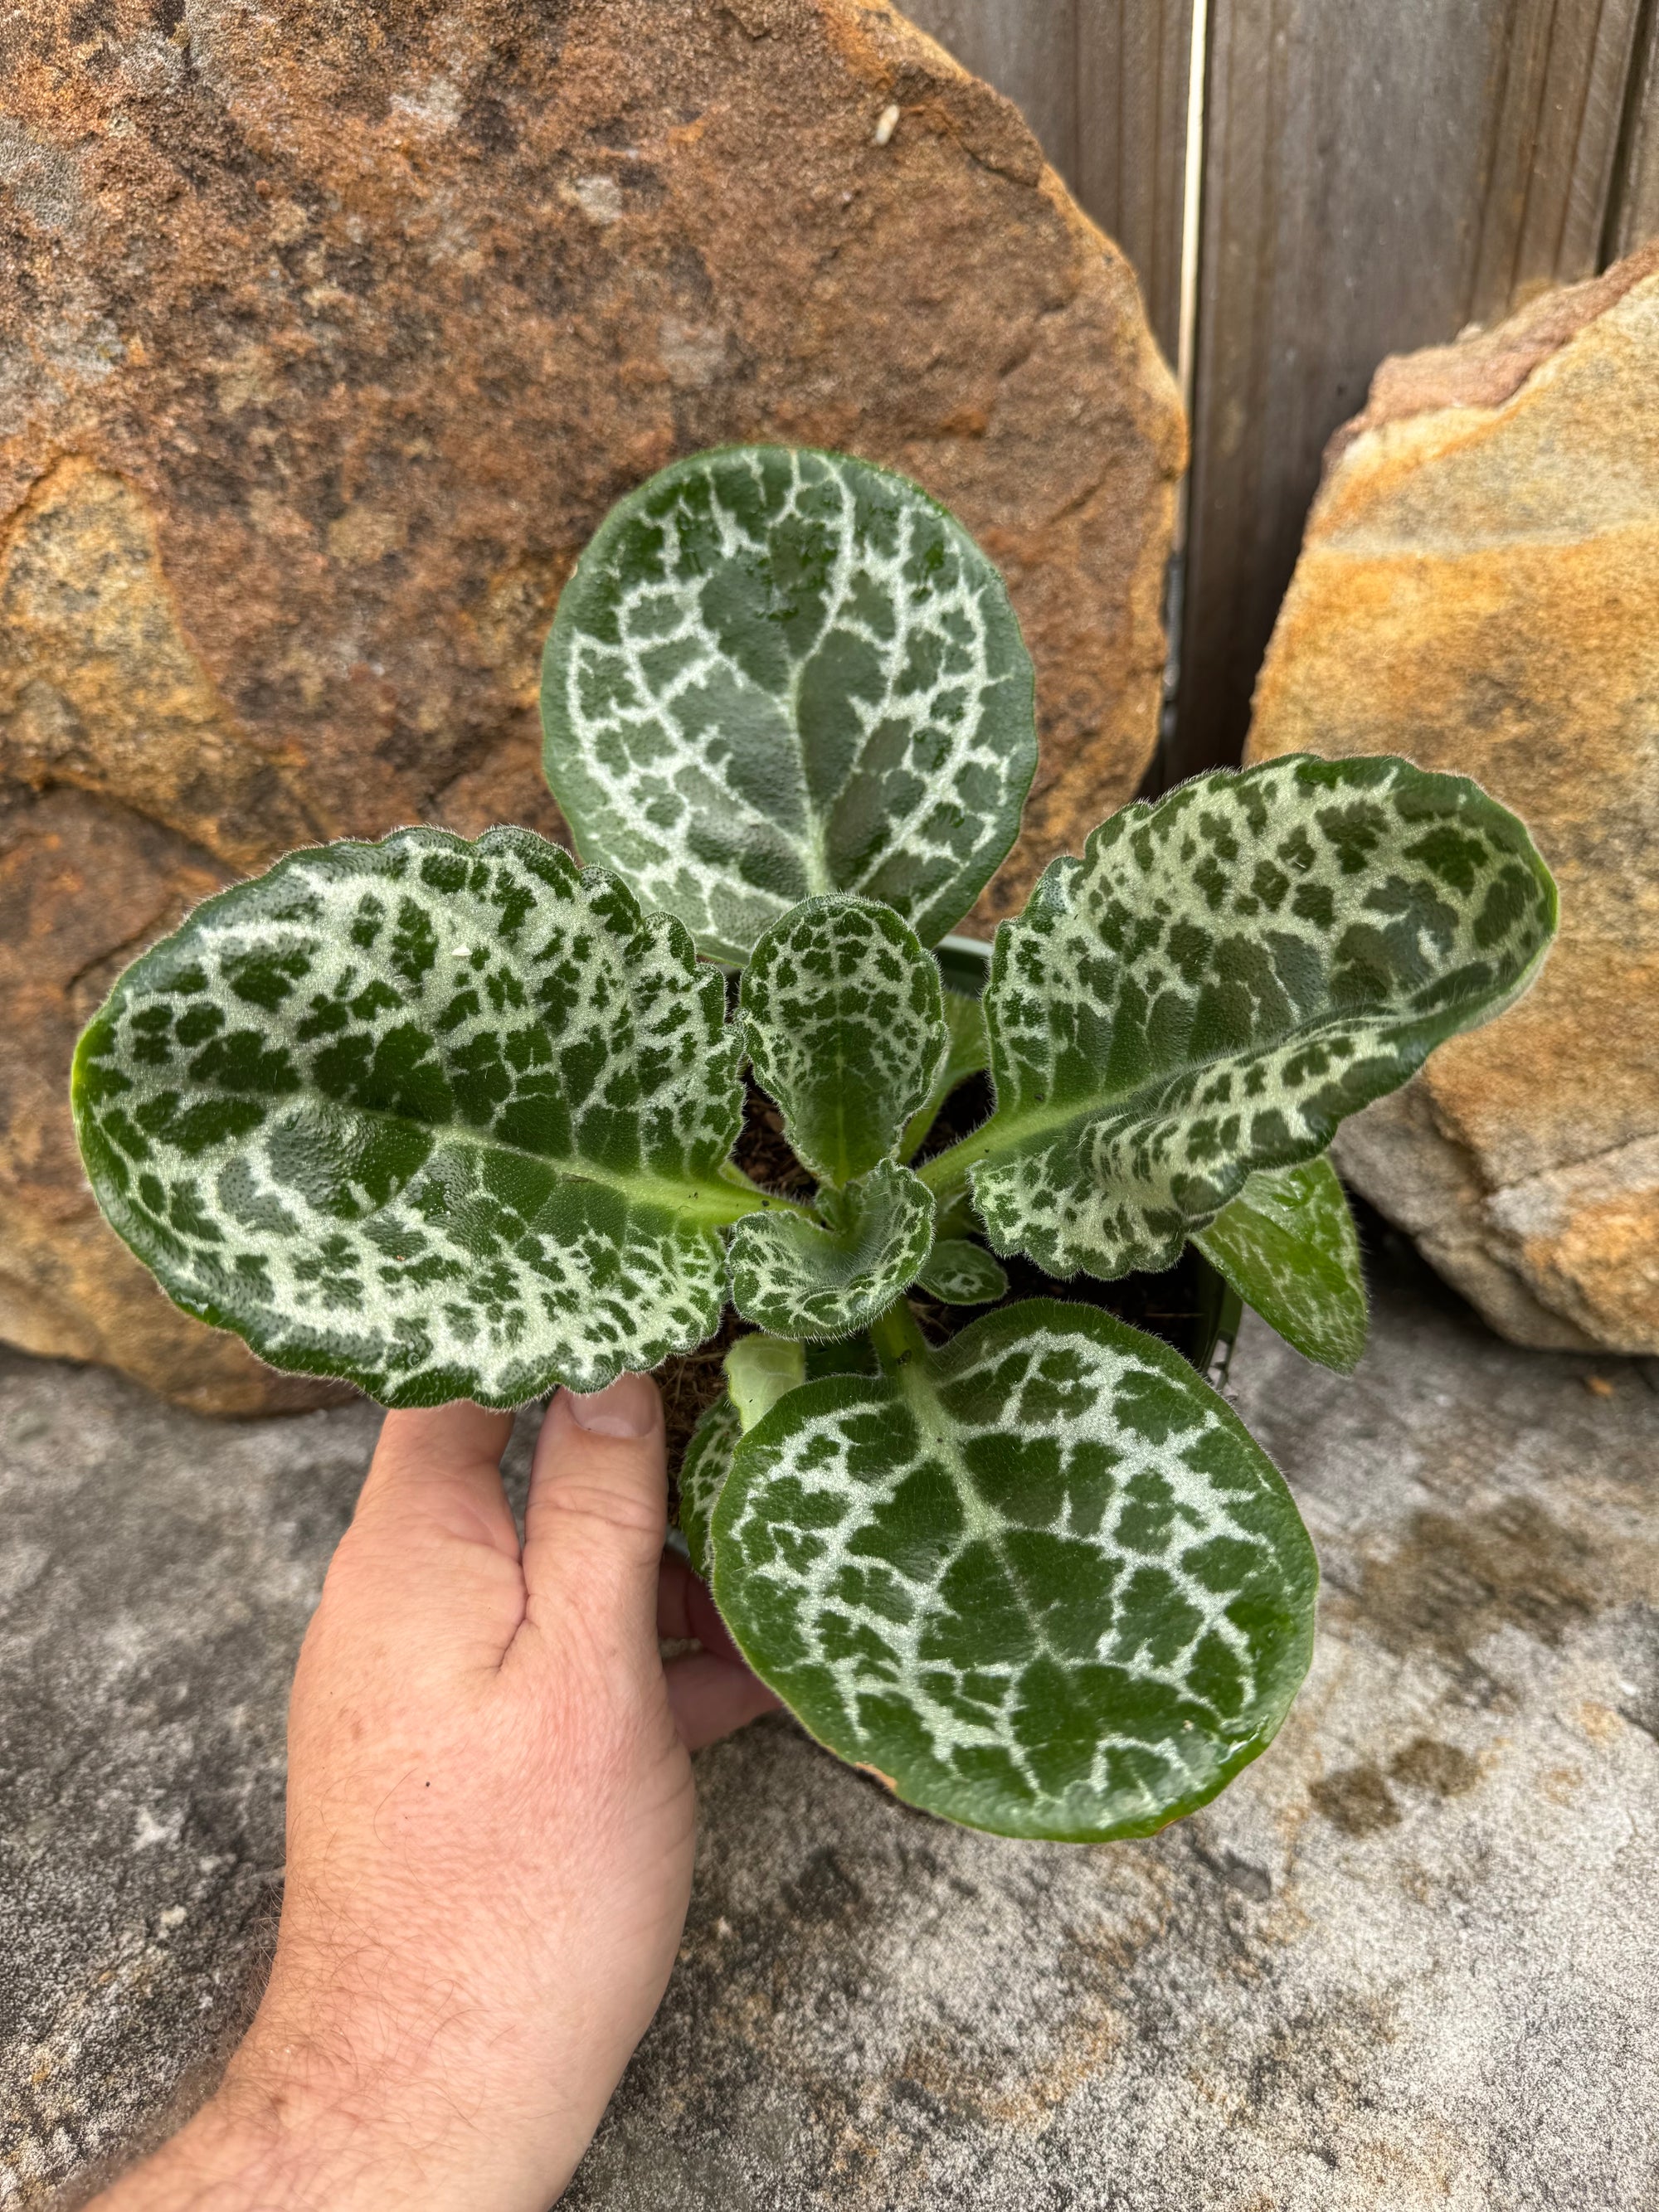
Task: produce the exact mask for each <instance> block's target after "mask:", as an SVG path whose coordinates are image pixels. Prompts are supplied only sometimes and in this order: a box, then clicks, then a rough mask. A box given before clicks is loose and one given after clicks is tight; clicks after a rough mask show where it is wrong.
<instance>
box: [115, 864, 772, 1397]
mask: <svg viewBox="0 0 1659 2212" xmlns="http://www.w3.org/2000/svg"><path fill="white" fill-rule="evenodd" d="M739 1054H740V1040H739V1038H738V1035H737V1032H736V1030H734V1029H732V1028H731V1027H729V1026H728V1025H727V1024H726V1018H725V1000H724V993H723V989H722V986H721V981H720V976H719V975H717V974H716V973H715V972H714V971H713V970H712V969H699V968H698V966H697V964H696V955H695V951H694V949H693V947H692V944H691V940H690V937H689V936H688V935H687V933H686V932H685V931H684V928H683V927H681V925H680V924H679V923H678V922H676V921H669V920H667V919H666V918H665V917H662V916H659V917H657V918H655V919H651V920H647V918H646V917H644V916H643V915H641V912H640V910H639V908H638V907H637V906H636V905H635V902H634V899H633V896H632V895H631V893H629V891H628V890H625V889H624V888H623V885H622V884H619V883H617V880H616V879H615V878H614V877H610V876H605V875H601V874H599V873H597V872H589V873H587V874H584V873H582V872H580V870H579V869H578V868H577V866H576V865H575V863H574V861H573V860H571V859H570V857H569V855H568V854H565V853H562V852H560V851H558V850H557V849H556V848H555V847H554V846H551V845H549V844H546V843H545V842H544V841H543V840H542V839H541V838H539V837H537V836H532V834H531V832H529V831H528V830H523V829H492V830H490V831H489V833H488V834H487V835H486V836H483V837H481V838H480V839H479V840H478V841H477V843H476V844H469V843H468V842H466V841H465V840H464V839H462V838H459V837H455V836H450V835H449V834H448V833H447V831H444V830H439V829H403V830H399V831H398V832H397V833H396V834H395V835H394V836H391V837H388V838H386V840H385V842H383V843H381V844H378V845H359V844H338V845H331V846H327V847H325V848H322V849H321V850H319V851H314V852H302V853H295V854H289V857H288V858H287V859H286V860H281V861H279V862H278V863H277V864H276V866H275V867H274V868H272V869H271V870H270V872H268V873H267V874H265V875H263V876H260V877H258V878H256V879H255V880H254V881H252V882H251V883H246V884H238V885H237V886H236V887H235V888H234V890H228V891H225V892H222V893H221V894H220V895H219V896H217V897H216V898H211V899H209V900H208V901H207V902H206V903H205V904H204V905H202V906H200V907H198V908H197V909H196V911H195V913H194V914H193V915H191V917H190V919H189V920H188V921H186V922H185V924H184V926H183V927H182V928H180V929H179V930H177V931H175V932H174V933H173V935H172V936H171V937H169V938H167V939H164V940H163V941H162V942H161V944H159V945H155V947H153V948H152V950H151V951H149V952H147V953H145V954H144V955H143V957H142V958H141V959H139V960H137V961H135V962H134V963H133V964H132V965H131V967H130V968H129V969H127V970H126V971H125V974H124V975H122V976H121V978H120V980H119V981H118V983H117V984H116V986H115V988H114V990H113V991H112V993H111V994H110V997H109V999H108V1000H107V1002H106V1005H105V1006H104V1008H103V1010H102V1012H100V1014H99V1015H98V1016H97V1018H96V1019H95V1020H94V1022H93V1023H92V1024H91V1026H90V1027H89V1028H88V1030H87V1032H86V1034H85V1035H84V1036H83V1037H82V1040H81V1044H80V1048H79V1050H78V1051H77V1053H76V1062H75V1077H74V1100H75V1112H76V1127H77V1132H78V1134H79V1136H80V1140H81V1147H82V1158H84V1160H85V1162H86V1166H87V1172H88V1176H90V1177H91V1179H92V1185H93V1188H94V1191H95V1192H96V1194H97V1196H98V1200H99V1203H100V1206H102V1207H103V1209H104V1211H105V1212H106V1214H107V1215H108V1217H109V1218H110V1220H111V1221H112V1223H113V1225H114V1226H115V1228H116V1229H117V1230H118V1232H119V1233H120V1235H121V1236H122V1237H125V1240H126V1242H127V1243H129V1244H130V1245H131V1247H132V1249H133V1250H134V1251H135V1252H136V1253H137V1255H138V1256H139V1258H140V1259H141V1260H143V1261H145V1262H146V1263H147V1264H148V1265H149V1267H151V1268H152V1269H153V1270H154V1271H155V1274H156V1275H157V1276H158V1277H159V1278H160V1279H161V1285H162V1287H163V1288H164V1289H165V1290H166V1291H167V1292H168V1293H169V1295H170V1296H171V1297H173V1298H174V1299H175V1300H176V1301H177V1302H178V1304H180V1305H181V1306H183V1307H184V1308H185V1310H186V1311H187V1312H190V1313H193V1314H196V1315H197V1316H199V1317H200V1318H201V1319H202V1320H204V1321H207V1322H212V1323H213V1324H214V1325H215V1327H216V1328H228V1329H234V1331H235V1332H236V1334H238V1335H239V1336H241V1337H244V1338H245V1339H246V1340H247V1342H248V1343H249V1344H250V1345H252V1347H253V1349H254V1350H255V1351H256V1352H258V1354H259V1355H260V1357H261V1358H264V1359H267V1360H269V1361H270V1363H271V1364H272V1365H273V1366H276V1367H285V1368H290V1369H295V1370H299V1371H301V1372H303V1373H307V1374H322V1375H337V1376H344V1377H346V1378H347V1379H348V1380H349V1381H351V1382H353V1383H356V1384H357V1385H358V1386H359V1387H360V1388H361V1389H364V1390H366V1391H367V1392H368V1394H369V1395H370V1396H371V1397H374V1398H378V1399H379V1400H380V1401H381V1403H382V1404H383V1405H388V1406H426V1405H436V1404H439V1403H441V1402H442V1401H445V1400H447V1399H451V1398H472V1399H475V1400H477V1401H478V1402H479V1403H480V1404H482V1405H487V1406H512V1405H516V1404H519V1403H520V1402H521V1401H524V1400H525V1399H527V1398H531V1397H534V1396H536V1395H538V1394H539V1393H540V1392H542V1391H544V1390H546V1389H549V1388H550V1387H551V1385H552V1384H554V1383H569V1384H570V1385H571V1387H572V1388H573V1389H578V1390H592V1389H598V1388H599V1387H600V1385H602V1384H603V1383H608V1382H610V1381H611V1379H612V1378H613V1377H614V1376H617V1375H618V1374H620V1373H621V1372H622V1370H623V1369H624V1368H629V1367H635V1368H642V1367H652V1366H654V1365H655V1364H656V1363H657V1361H658V1360H659V1359H661V1358H664V1357H665V1355H666V1354H667V1353H669V1352H680V1351H689V1350H690V1348H691V1347H692V1346H695V1345H696V1344H699V1343H701V1342H702V1340H703V1339H704V1338H705V1337H708V1336H709V1335H711V1334H713V1332H714V1329H715V1328H717V1327H718V1325H719V1321H720V1307H721V1303H722V1297H723V1293H724V1289H725V1278H726V1267H725V1260H724V1255H723V1252H722V1249H721V1238H720V1225H722V1224H723V1223H724V1222H726V1221H728V1220H730V1219H731V1218H732V1214H733V1212H734V1210H738V1209H740V1207H741V1205H742V1200H741V1199H740V1198H738V1195H737V1194H735V1193H734V1192H733V1191H732V1188H730V1187H729V1186H728V1185H726V1184H725V1183H724V1182H722V1181H721V1180H720V1168H721V1166H722V1164H723V1163H724V1161H725V1159H726V1154H727V1152H728V1151H729V1149H730V1146H731V1144H732V1139H733V1137H734V1136H735V1133H736V1131H737V1127H738V1117H739V1114H740V1112H741V1103H742V1091H741V1087H740V1085H739V1083H738V1058H739Z"/></svg>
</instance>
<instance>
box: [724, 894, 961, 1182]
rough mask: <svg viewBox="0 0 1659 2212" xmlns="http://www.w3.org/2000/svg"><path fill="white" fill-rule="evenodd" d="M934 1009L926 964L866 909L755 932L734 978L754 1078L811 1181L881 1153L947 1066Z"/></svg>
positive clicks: (887, 919) (941, 1021)
mask: <svg viewBox="0 0 1659 2212" xmlns="http://www.w3.org/2000/svg"><path fill="white" fill-rule="evenodd" d="M942 1000H943V993H942V991H941V989H940V986H939V967H938V964H937V963H936V962H935V961H934V960H933V957H932V955H931V954H929V953H927V952H924V951H922V949H921V945H920V944H919V943H918V941H917V939H916V934H915V931H914V930H913V929H912V928H910V927H909V925H908V923H906V922H903V921H900V920H899V917H898V916H897V915H896V914H895V913H894V912H893V909H892V908H891V907H889V906H880V905H878V903H877V902H875V901H874V900H873V899H865V898H854V897H851V896H848V894H846V893H844V892H836V893H832V894H831V895H830V896H828V897H825V898H815V899H806V900H804V901H803V902H802V903H801V904H800V905H799V906H798V907H794V908H792V909H791V910H790V912H789V913H787V915H784V917H783V919H782V921H775V922H774V923H773V924H772V926H771V927H770V928H769V929H768V930H765V931H763V933H762V935H761V938H760V939H759V942H758V943H757V945H756V946H755V950H754V952H753V955H752V956H751V957H750V962H749V965H748V966H747V967H746V968H745V969H744V972H743V994H742V1006H743V1023H744V1034H745V1036H746V1037H747V1039H748V1044H749V1053H750V1059H751V1060H753V1061H754V1064H755V1079H756V1081H757V1083H759V1085H761V1088H762V1089H763V1091H767V1092H768V1093H769V1095H770V1096H771V1097H773V1098H775V1099H776V1101H777V1103H778V1104H779V1105H780V1106H781V1108H782V1109H783V1128H784V1134H785V1135H786V1136H787V1138H788V1139H789V1142H790V1144H791V1146H793V1149H794V1151H795V1152H796V1154H797V1156H798V1157H799V1158H800V1159H801V1160H802V1161H803V1162H804V1163H805V1165H806V1166H807V1167H809V1168H810V1169H811V1170H812V1173H813V1174H814V1175H815V1176H817V1177H818V1178H819V1179H820V1181H822V1182H829V1183H834V1184H836V1185H840V1184H842V1183H848V1182H852V1181H853V1179H854V1176H861V1175H863V1174H865V1173H866V1170H869V1169H871V1168H872V1167H874V1166H875V1164H876V1163H877V1161H878V1160H884V1159H885V1158H887V1157H888V1156H889V1154H890V1153H891V1152H892V1151H893V1149H894V1147H895V1146H896V1144H897V1143H898V1140H899V1135H900V1132H901V1131H902V1129H903V1127H904V1122H905V1117H906V1115H909V1114H911V1113H912V1112H914V1111H915V1108H916V1107H917V1106H918V1105H919V1104H920V1103H921V1100H922V1099H924V1098H925V1097H927V1091H928V1086H929V1085H930V1084H931V1083H932V1082H933V1078H934V1075H935V1073H936V1072H937V1070H938V1069H939V1066H940V1064H941V1063H942V1061H943V1060H944V1058H945V1051H946V1048H947V1042H948V1039H947V1033H946V1030H945V1017H944V1012H943V1008H942ZM974 1011H975V1013H977V1012H978V1011H979V1010H978V1008H977V1007H975V1010H974Z"/></svg>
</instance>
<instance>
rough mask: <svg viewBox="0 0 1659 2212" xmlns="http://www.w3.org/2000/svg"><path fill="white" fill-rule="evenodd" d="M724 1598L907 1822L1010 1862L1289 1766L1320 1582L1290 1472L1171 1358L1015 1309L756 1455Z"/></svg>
mask: <svg viewBox="0 0 1659 2212" xmlns="http://www.w3.org/2000/svg"><path fill="white" fill-rule="evenodd" d="M1315 1587H1316V1565H1315V1561H1314V1555H1313V1549H1312V1547H1311V1545H1310V1543H1309V1541H1308V1537H1307V1534H1306V1531H1305V1530H1304V1528H1303V1526H1302V1522H1301V1520H1300V1518H1299V1517H1298V1516H1297V1510H1296V1507H1295V1505H1294V1504H1293V1503H1292V1501H1291V1497H1290V1493H1289V1492H1288V1491H1287V1490H1286V1489H1285V1485H1284V1483H1283V1482H1282V1480H1280V1478H1279V1475H1278V1474H1277V1473H1276V1472H1275V1470H1274V1468H1273V1465H1272V1462H1270V1461H1269V1460H1268V1459H1267V1456H1266V1455H1265V1454H1264V1453H1263V1452H1262V1451H1261V1448H1260V1447H1259V1446H1258V1445H1257V1444H1255V1443H1254V1442H1253V1441H1252V1440H1251V1438H1250V1437H1249V1434H1248V1432H1247V1431H1245V1429H1244V1428H1243V1425H1242V1424H1241V1423H1240V1422H1239V1420H1238V1419H1237V1417H1236V1416H1235V1415H1234V1414H1233V1413H1232V1412H1231V1410H1230V1408H1229V1407H1227V1406H1226V1405H1225V1403H1224V1402H1223V1401H1222V1400H1221V1399H1220V1398H1218V1396H1217V1395H1216V1394H1215V1393H1214V1392H1213V1391H1212V1390H1211V1389H1209V1388H1208V1386H1207V1385H1206V1383H1203V1382H1201V1381H1200V1378H1199V1377H1198V1376H1196V1375H1195V1374H1194V1372H1193V1370H1191V1368H1189V1367H1188V1365H1187V1364H1186V1363H1185V1361H1184V1360H1182V1358H1180V1356H1179V1354H1178V1353H1176V1352H1173V1351H1171V1350H1170V1349H1169V1348H1168V1347H1167V1346H1164V1345H1161V1344H1159V1343H1158V1342H1157V1341H1156V1340H1154V1339H1152V1338H1150V1337H1146V1336H1143V1335H1141V1334H1139V1332H1138V1331H1137V1330H1134V1329H1131V1328H1127V1327H1126V1326H1125V1325H1124V1324H1123V1323H1122V1322H1118V1321H1115V1320H1114V1319H1113V1318H1112V1317H1111V1316H1109V1315H1107V1314H1103V1313H1101V1312H1099V1311H1097V1310H1096V1309H1094V1308H1092V1307H1090V1306H1086V1305H1083V1304H1060V1303H1058V1302H1055V1301H1052V1300H1048V1299H1040V1300H1034V1301H1030V1302H1028V1303H1025V1304H1019V1305H1015V1306H1010V1307H1006V1308H1004V1309H1003V1310H1000V1312H998V1313H995V1314H991V1315H987V1316H986V1317H985V1318H984V1319H982V1320H981V1321H978V1322H974V1323H973V1324H972V1325H971V1326H970V1327H969V1328H966V1329H964V1330H963V1332H962V1334H960V1335H958V1336H957V1337H955V1338H953V1339H952V1340H951V1342H950V1343H949V1344H947V1345H946V1346H945V1347H944V1349H943V1350H942V1351H940V1352H937V1353H934V1354H931V1355H927V1354H924V1353H918V1354H916V1355H915V1356H913V1357H911V1358H908V1360H907V1361H905V1362H904V1363H903V1364H900V1365H899V1366H898V1368H897V1370H896V1372H895V1373H892V1374H890V1375H885V1376H881V1377H878V1378H873V1379H867V1380H866V1379H861V1378H857V1377H842V1378H837V1379H835V1380H831V1381H828V1382H821V1383H806V1384H805V1385H804V1386H803V1387H802V1388H801V1389H798V1390H792V1391H791V1392H790V1393H789V1395H788V1396H787V1397H786V1398H784V1399H782V1400H781V1401H780V1402H779V1403H778V1404H777V1405H776V1406H775V1407H774V1408H773V1409H772V1411H771V1412H770V1413H769V1414H768V1415H767V1416H766V1417H765V1419H763V1421H761V1422H760V1423H759V1424H758V1425H757V1426H756V1427H755V1428H753V1429H751V1430H750V1431H749V1433H748V1434H747V1435H746V1436H745V1437H744V1438H743V1440H742V1441H741V1443H739V1444H738V1448H737V1449H736V1452H735V1453H734V1455H733V1456H732V1469H731V1473H730V1474H729V1476H728V1478H727V1480H726V1486H725V1488H724V1491H723V1492H722V1494H721V1497H720V1504H719V1506H718V1508H717V1510H716V1512H715V1516H714V1590H715V1595H716V1598H717V1601H718V1602H719V1605H720V1613H721V1616H722V1618H723V1619H724V1620H725V1621H726V1624H727V1626H729V1628H730V1629H731V1631H732V1635H733V1637H734V1638H735V1639H736V1641H737V1643H738V1646H739V1647H740V1649H741V1650H742V1651H743V1654H744V1657H745V1658H746V1659H747V1660H748V1662H749V1663H750V1666H751V1667H752V1668H754V1669H755V1671H756V1672H757V1674H759V1675H760V1676H761V1677H762V1679H763V1680H764V1681H766V1682H768V1683H769V1684H770V1686H772V1688H773V1689H774V1690H775V1691H776V1692H777V1693H778V1694H779V1696H780V1697H781V1698H782V1699H784V1700H785V1701H786V1703H787V1704H788V1705H789V1706H790V1707H791V1708H792V1710H793V1711H794V1712H795V1713H796V1714H797V1716H798V1717H799V1718H800V1719H801V1721H802V1722H803V1723H805V1726H806V1727H807V1728H808V1729H810V1730H811V1733H812V1734H813V1735H816V1736H817V1737H818V1738H819V1739H820V1741H823V1743H825V1744H827V1745H828V1746H829V1747H830V1749H831V1750H833V1751H836V1752H838V1753H840V1754H841V1756H842V1758H843V1759H851V1760H853V1761H854V1762H855V1763H856V1764H858V1765H861V1766H864V1767H866V1768H868V1769H870V1770H872V1771H874V1772H876V1773H878V1774H879V1775H880V1776H881V1778H883V1779H884V1781H886V1782H887V1783H888V1784H890V1787H891V1788H892V1789H893V1790H896V1793H897V1794H898V1795H899V1796H901V1797H902V1798H904V1799H905V1800H906V1801H907V1802H909V1803H912V1804H915V1805H920V1806H923V1807H925V1808H927V1809H928V1810H929V1811H931V1812H934V1813H939V1814H945V1816H946V1817H948V1818H949V1819H951V1820H960V1821H963V1822H965V1823H967V1825H968V1826H971V1827H978V1828H988V1829H992V1830H994V1831H995V1832H998V1833H1000V1834H1003V1835H1012V1836H1032V1837H1052V1838H1063V1839H1066V1840H1069V1841H1073V1842H1098V1841H1103V1840H1105V1839H1107V1838H1115V1837H1122V1836H1143V1835H1148V1834H1151V1833H1152V1832H1153V1831H1154V1830H1155V1829H1158V1828H1160V1827H1162V1826H1164V1824H1165V1823H1166V1822H1167V1821H1170V1820H1174V1819H1176V1818H1177V1817H1178V1816H1179V1815H1180V1814H1183V1813H1188V1812H1190V1811H1192V1810H1193V1809H1194V1807H1196V1806H1199V1805H1202V1804H1204V1803H1205V1802H1206V1801H1207V1800H1208V1799H1209V1798H1211V1797H1212V1796H1214V1795H1215V1794H1216V1792H1217V1791H1218V1790H1219V1789H1221V1787H1222V1786H1223V1784H1225V1783H1226V1782H1227V1781H1228V1780H1230V1779H1231V1777H1232V1776H1233V1775H1235V1774H1236V1773H1237V1771H1239V1769H1240V1768H1241V1767H1242V1766H1243V1765H1245V1764H1246V1763H1247V1762H1248V1761H1249V1760H1250V1759H1254V1758H1255V1756H1256V1754H1257V1753H1259V1752H1261V1750H1262V1749H1264V1748H1265V1747H1266V1746H1267V1743H1268V1742H1270V1741H1271V1740H1272V1738H1273V1734H1274V1732H1275V1731H1276V1729H1278V1727H1279V1723H1280V1722H1281V1721H1282V1720H1283V1718H1284V1717H1285V1711H1286V1710H1287V1709H1288V1707H1289V1705H1290V1703H1291V1699H1292V1697H1293V1696H1294V1695H1295V1692H1296V1690H1297V1685H1298V1684H1299V1683H1300V1681H1301V1680H1302V1678H1303V1675H1304V1674H1305V1672H1306V1670H1307V1666H1308V1661H1309V1657H1310V1652H1311V1650H1312V1641H1313V1613H1314V1594H1315Z"/></svg>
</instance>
